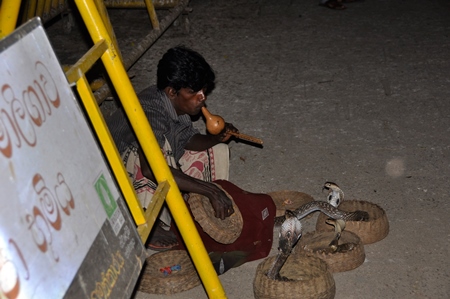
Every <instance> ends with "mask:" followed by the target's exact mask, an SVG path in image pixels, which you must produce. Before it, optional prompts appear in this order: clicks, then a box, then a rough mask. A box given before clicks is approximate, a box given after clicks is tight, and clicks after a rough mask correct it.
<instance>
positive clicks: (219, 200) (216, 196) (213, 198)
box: [139, 135, 234, 220]
mask: <svg viewBox="0 0 450 299" xmlns="http://www.w3.org/2000/svg"><path fill="white" fill-rule="evenodd" d="M202 136H205V135H202ZM139 161H140V162H141V171H142V174H143V175H144V176H145V177H146V178H148V179H150V180H152V181H154V182H156V179H155V176H154V175H153V172H152V171H151V169H150V166H149V164H148V163H147V159H146V158H145V155H144V153H143V151H142V150H141V149H140V148H139ZM169 168H170V170H171V172H172V175H173V178H174V179H175V182H176V183H177V185H178V188H179V189H180V190H181V191H184V192H193V193H198V194H202V195H204V196H206V197H208V198H209V201H210V202H211V205H212V207H213V209H214V212H215V215H214V216H216V217H217V218H220V219H222V220H223V219H225V217H228V216H230V215H232V214H233V213H234V209H233V203H232V202H231V200H230V199H229V198H228V196H227V195H226V194H225V192H223V191H222V190H221V189H220V188H219V187H217V186H216V185H214V184H212V183H208V182H205V181H202V180H199V179H196V178H193V177H190V176H188V175H187V174H184V173H183V172H182V171H181V170H178V169H175V168H172V167H170V166H169Z"/></svg>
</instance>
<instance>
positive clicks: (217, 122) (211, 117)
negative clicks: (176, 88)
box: [202, 107, 263, 144]
mask: <svg viewBox="0 0 450 299" xmlns="http://www.w3.org/2000/svg"><path fill="white" fill-rule="evenodd" d="M202 112H203V115H204V116H205V118H206V129H207V130H208V132H209V133H211V134H213V135H217V134H219V133H220V132H222V130H223V128H225V120H224V119H223V118H222V117H221V116H219V115H215V114H212V113H211V112H209V111H208V109H206V107H202ZM227 133H228V134H231V135H233V136H235V137H237V138H239V139H243V140H247V141H250V142H253V143H257V144H263V141H262V140H261V139H259V138H256V137H253V136H250V135H246V134H242V133H237V132H232V131H228V132H227Z"/></svg>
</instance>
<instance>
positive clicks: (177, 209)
mask: <svg viewBox="0 0 450 299" xmlns="http://www.w3.org/2000/svg"><path fill="white" fill-rule="evenodd" d="M75 3H76V5H77V7H78V9H79V11H80V14H81V16H82V18H83V21H84V23H85V24H86V27H87V28H88V31H89V34H90V35H91V37H92V40H93V41H94V43H95V44H96V43H98V42H100V41H102V40H104V41H105V42H106V44H107V46H108V49H107V50H106V52H105V54H103V55H102V57H101V59H102V62H103V64H104V66H105V68H106V71H107V72H108V75H109V76H110V79H111V81H112V83H113V85H114V88H115V90H116V92H117V94H118V96H119V99H120V101H121V103H122V106H123V108H124V110H125V113H126V115H127V116H128V119H129V121H130V124H131V126H132V128H133V130H134V132H135V134H136V136H137V139H138V141H139V144H140V146H141V148H142V150H143V152H144V155H145V157H146V158H147V160H148V162H149V164H150V167H151V168H152V170H153V173H154V174H155V177H156V180H157V181H158V184H159V183H161V182H167V183H168V184H169V186H170V188H169V190H168V192H167V198H166V202H167V205H168V207H169V209H170V211H171V213H172V216H173V218H174V220H175V222H176V223H177V224H178V228H179V230H180V233H181V235H182V237H183V239H184V240H185V243H186V247H187V249H188V251H189V253H190V256H191V258H192V261H193V263H194V265H195V267H196V269H197V272H198V273H199V276H200V279H201V280H202V282H203V284H204V286H205V290H206V291H207V293H208V295H209V297H210V298H226V296H225V291H224V290H223V287H222V285H221V283H220V280H219V278H218V276H217V274H216V272H215V270H214V268H213V266H212V263H211V260H210V259H209V256H208V254H207V252H206V249H205V247H204V245H203V242H202V240H201V238H200V236H199V234H198V232H197V229H196V227H195V224H194V221H193V220H192V217H191V216H190V214H189V211H188V209H187V207H186V204H185V202H184V200H183V198H182V196H181V192H180V190H179V189H178V186H177V184H176V182H175V180H174V178H173V176H172V173H171V171H170V169H169V166H168V165H167V163H166V160H165V159H164V156H163V154H162V152H161V149H160V148H159V144H158V142H157V140H156V137H155V135H154V134H153V131H152V129H151V127H150V124H149V122H148V120H147V118H146V116H145V113H144V111H143V110H142V106H141V105H140V103H139V99H138V98H137V95H136V92H135V91H134V89H133V86H132V85H131V82H130V80H129V78H128V76H127V73H126V70H125V68H124V67H123V64H122V62H121V60H120V59H118V55H117V49H115V48H114V44H113V43H112V41H111V38H110V36H109V34H108V30H107V29H106V27H105V26H104V25H103V22H102V21H101V20H102V18H101V16H100V14H99V12H98V11H97V9H96V6H95V4H94V3H93V0H75ZM92 100H93V99H92ZM93 121H94V120H93ZM97 125H99V126H104V123H102V124H97ZM109 150H111V149H108V148H105V152H106V153H107V155H109V154H108V151H109ZM115 155H116V156H117V149H115Z"/></svg>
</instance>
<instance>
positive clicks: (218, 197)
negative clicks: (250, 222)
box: [208, 186, 234, 220]
mask: <svg viewBox="0 0 450 299" xmlns="http://www.w3.org/2000/svg"><path fill="white" fill-rule="evenodd" d="M214 187H215V189H216V190H214V192H213V193H212V194H211V195H210V196H208V198H209V201H210V202H211V206H212V207H213V209H214V216H215V217H216V218H220V219H222V220H224V219H225V218H226V217H229V216H231V215H232V214H233V213H234V209H233V202H232V201H231V199H229V198H228V196H227V195H226V194H225V192H223V191H222V190H221V189H220V188H218V187H216V186H214Z"/></svg>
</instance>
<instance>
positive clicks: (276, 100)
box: [111, 0, 450, 299]
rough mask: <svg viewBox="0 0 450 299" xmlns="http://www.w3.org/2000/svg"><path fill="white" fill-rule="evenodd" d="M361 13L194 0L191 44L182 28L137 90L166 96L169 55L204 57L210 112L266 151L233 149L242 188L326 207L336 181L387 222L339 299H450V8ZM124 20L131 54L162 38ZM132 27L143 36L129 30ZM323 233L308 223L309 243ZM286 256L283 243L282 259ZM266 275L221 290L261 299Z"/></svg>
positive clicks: (393, 2) (196, 293)
mask: <svg viewBox="0 0 450 299" xmlns="http://www.w3.org/2000/svg"><path fill="white" fill-rule="evenodd" d="M347 6H348V8H347V9H346V10H344V11H333V10H330V9H326V8H324V7H320V6H318V1H317V0H313V1H288V0H278V1H268V0H250V1H244V0H239V1H225V0H214V1H212V0H210V1H208V0H204V1H200V0H192V1H191V4H190V7H192V8H193V12H192V13H191V14H190V15H189V21H190V33H189V34H188V35H186V34H185V33H184V32H183V27H182V26H179V27H175V26H172V27H171V28H169V29H168V31H167V32H166V33H165V34H164V35H163V36H162V37H161V38H160V39H159V40H158V41H157V42H156V43H155V44H154V45H153V46H152V47H151V48H150V49H149V50H148V51H147V52H146V53H145V55H144V56H143V57H142V58H141V59H140V60H139V61H138V62H137V63H136V65H135V66H134V67H133V68H132V69H131V70H130V75H132V76H133V79H132V82H133V84H134V86H135V88H136V90H137V91H140V90H141V89H143V88H144V87H145V86H147V85H148V84H151V83H153V82H155V70H156V64H157V61H158V59H159V58H160V57H161V55H162V53H164V52H165V51H166V50H167V49H168V48H169V47H172V46H175V45H178V44H184V45H186V46H189V47H192V48H194V49H196V50H198V51H199V52H200V53H202V54H203V55H204V56H205V58H206V59H207V60H208V61H209V62H210V63H211V65H212V66H213V68H214V69H215V70H216V73H217V79H218V80H217V88H216V89H215V90H214V92H213V93H212V94H211V96H210V97H209V99H208V104H209V109H210V111H211V112H212V113H215V114H219V115H221V116H222V117H223V118H225V120H227V121H229V122H232V123H233V124H234V125H235V126H236V127H237V128H239V129H240V130H241V132H243V133H246V134H249V135H254V136H256V137H259V138H261V139H263V140H264V147H263V148H258V147H254V146H251V145H248V144H244V143H238V142H232V143H231V144H230V147H231V154H232V155H231V173H230V180H231V181H232V182H234V183H235V184H237V185H238V186H240V187H241V188H243V189H245V190H248V191H251V192H263V193H265V192H272V191H278V190H297V191H302V192H305V193H308V194H311V195H312V196H313V197H315V198H316V199H324V196H325V195H324V193H321V187H322V185H323V183H324V182H325V181H334V182H336V183H338V184H339V185H340V186H341V187H342V188H343V189H344V191H345V194H346V198H347V199H360V200H366V201H370V202H373V203H376V204H378V205H380V206H381V207H382V208H383V209H384V210H385V211H386V213H387V215H388V219H389V222H390V232H389V235H388V236H387V238H385V239H383V240H382V241H380V242H377V243H374V244H370V245H366V246H365V251H366V260H365V262H364V264H363V265H361V266H360V267H358V268H357V269H355V270H351V271H348V272H343V273H335V274H334V279H335V281H336V298H338V299H341V298H358V299H365V298H367V299H374V298H449V297H450V278H449V275H450V270H449V269H450V255H449V241H450V228H449V227H450V226H449V222H448V217H449V215H450V206H449V203H448V197H449V187H448V185H447V184H448V182H449V164H450V116H449V112H450V102H449V97H450V77H449V72H450V38H449V35H450V18H449V11H450V3H449V2H448V1H444V0H429V1H419V0H409V1H402V0H389V1H388V0H366V1H361V2H355V3H349V4H348V5H347ZM117 15H119V16H120V18H117V20H116V21H114V17H115V16H117ZM139 17H141V19H139ZM111 19H112V20H113V26H114V27H115V28H116V29H115V30H116V34H117V36H118V38H119V43H120V44H122V46H123V49H124V50H126V49H127V47H132V46H133V43H132V42H131V41H130V40H132V38H133V37H132V36H131V35H132V33H133V32H134V31H136V34H138V33H139V32H138V31H139V30H138V29H137V28H142V27H145V26H150V25H149V23H148V17H146V15H145V11H139V10H129V11H127V12H120V13H119V12H118V11H115V12H112V13H111ZM127 20H128V22H130V20H132V21H133V22H135V23H136V24H135V25H133V26H131V27H130V26H129V25H123V26H122V22H127ZM136 20H142V21H136ZM115 22H116V23H115ZM139 26H140V27H139ZM198 126H199V127H201V126H202V124H201V123H199V124H198ZM315 219H316V217H313V218H310V219H307V220H305V221H304V225H305V232H306V231H311V230H314V225H315ZM276 234H277V232H275V235H276ZM276 247H277V243H276V240H275V242H274V246H273V250H272V253H271V255H274V254H275V253H276V251H275V248H276ZM260 262H261V261H255V262H251V263H247V264H244V265H242V266H241V267H239V268H236V269H232V270H230V271H229V272H227V273H225V274H224V275H222V276H220V280H221V282H222V284H223V286H224V289H225V291H226V294H227V296H228V298H253V286H252V284H253V278H254V275H255V269H256V266H257V265H258V264H259V263H260ZM147 298H173V299H176V298H183V299H187V298H192V299H194V298H195V299H201V298H207V295H206V293H205V291H204V289H203V288H202V287H201V286H199V287H196V288H194V289H192V290H189V291H186V292H182V293H178V294H175V295H171V296H159V295H150V294H145V293H142V292H137V293H136V294H135V299H147Z"/></svg>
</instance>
